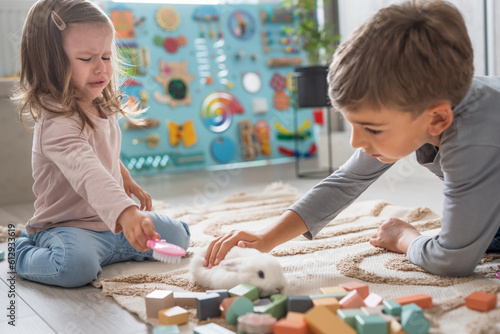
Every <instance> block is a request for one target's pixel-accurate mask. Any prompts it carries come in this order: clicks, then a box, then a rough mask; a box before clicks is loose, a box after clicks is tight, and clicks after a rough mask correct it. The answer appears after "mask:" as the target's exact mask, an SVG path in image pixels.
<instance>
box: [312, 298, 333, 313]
mask: <svg viewBox="0 0 500 334" xmlns="http://www.w3.org/2000/svg"><path fill="white" fill-rule="evenodd" d="M312 301H313V305H314V306H326V307H328V308H329V309H330V311H332V312H333V313H335V314H337V310H338V309H339V307H340V306H339V301H338V300H337V299H336V298H333V297H331V298H318V299H313V300H312Z"/></svg>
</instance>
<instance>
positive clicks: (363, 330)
mask: <svg viewBox="0 0 500 334" xmlns="http://www.w3.org/2000/svg"><path fill="white" fill-rule="evenodd" d="M356 330H357V332H358V334H387V322H385V320H384V319H382V317H381V316H379V315H378V314H374V315H356Z"/></svg>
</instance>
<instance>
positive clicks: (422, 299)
mask: <svg viewBox="0 0 500 334" xmlns="http://www.w3.org/2000/svg"><path fill="white" fill-rule="evenodd" d="M394 300H395V301H396V302H398V303H399V304H400V305H407V304H411V303H415V304H417V305H418V306H420V307H421V308H423V309H426V308H431V307H432V306H433V305H432V297H431V296H428V295H424V294H418V295H412V296H406V297H401V298H396V299H394Z"/></svg>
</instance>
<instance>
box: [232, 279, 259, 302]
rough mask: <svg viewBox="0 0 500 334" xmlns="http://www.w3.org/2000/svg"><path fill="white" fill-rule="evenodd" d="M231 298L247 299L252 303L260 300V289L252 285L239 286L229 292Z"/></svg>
mask: <svg viewBox="0 0 500 334" xmlns="http://www.w3.org/2000/svg"><path fill="white" fill-rule="evenodd" d="M228 292H229V296H231V297H245V298H248V299H250V300H251V301H254V300H257V299H259V289H258V288H257V287H256V286H253V285H250V284H246V283H243V284H239V285H237V286H235V287H234V288H232V289H230V290H228Z"/></svg>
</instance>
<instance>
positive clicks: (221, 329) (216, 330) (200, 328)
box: [193, 322, 236, 334]
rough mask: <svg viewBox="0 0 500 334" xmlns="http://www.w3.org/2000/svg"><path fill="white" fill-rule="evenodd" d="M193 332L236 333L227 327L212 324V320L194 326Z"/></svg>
mask: <svg viewBox="0 0 500 334" xmlns="http://www.w3.org/2000/svg"><path fill="white" fill-rule="evenodd" d="M193 334H236V333H235V332H233V331H230V330H229V329H227V328H224V327H222V326H219V325H217V324H214V323H213V322H212V323H209V324H206V325H203V326H198V327H195V328H194V331H193Z"/></svg>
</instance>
